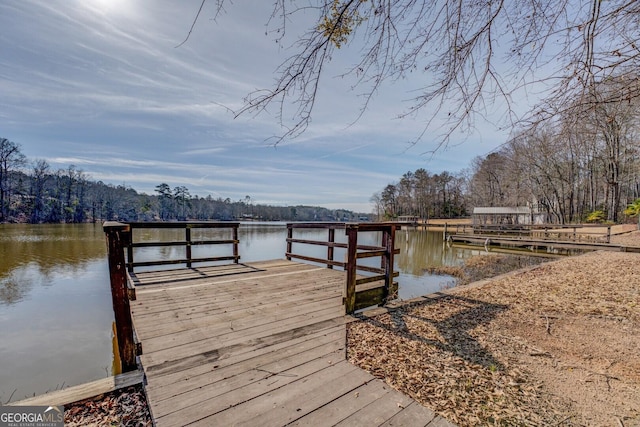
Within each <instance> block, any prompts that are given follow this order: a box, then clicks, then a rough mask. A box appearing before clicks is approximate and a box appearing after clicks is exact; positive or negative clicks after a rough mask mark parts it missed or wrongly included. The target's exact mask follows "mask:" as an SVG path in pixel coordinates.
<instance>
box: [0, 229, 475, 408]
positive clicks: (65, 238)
mask: <svg viewBox="0 0 640 427" xmlns="http://www.w3.org/2000/svg"><path fill="white" fill-rule="evenodd" d="M305 233H308V234H307V235H305V238H310V239H314V238H317V239H319V240H320V239H322V240H325V239H326V231H323V232H322V234H321V235H319V234H318V233H320V232H317V231H306V232H305ZM314 234H316V235H314ZM340 234H341V233H340V232H339V230H338V231H336V240H337V241H340V240H342V241H345V239H344V236H340ZM297 236H298V235H296V237H297ZM239 239H240V246H239V252H240V255H241V257H242V259H241V262H250V261H258V260H267V259H279V258H284V253H285V250H286V241H285V239H286V227H285V224H284V223H275V224H274V223H270V224H265V223H262V224H260V223H248V224H242V225H241V226H240V229H239ZM370 239H371V242H367V241H366V239H365V240H362V241H359V243H361V244H369V243H371V244H377V242H373V240H375V239H376V236H372V237H371V238H370ZM396 247H397V248H400V255H398V256H396V270H398V271H400V277H399V278H398V282H399V286H400V289H399V293H400V298H402V299H408V298H412V297H415V296H420V295H425V294H428V293H431V292H435V291H438V290H440V289H442V288H443V287H448V286H451V285H452V278H450V277H447V276H431V275H428V274H425V273H424V269H425V268H426V267H428V266H438V265H459V264H461V263H462V262H463V261H464V259H465V258H467V257H469V256H470V255H472V253H471V252H470V251H467V250H463V249H455V248H448V249H447V248H446V247H445V246H444V245H443V243H442V233H441V232H428V231H421V230H401V231H399V232H398V233H397V235H396ZM295 249H296V248H295V247H294V250H295ZM312 250H313V249H312ZM315 250H317V249H315ZM325 250H326V249H325ZM300 252H302V249H301V250H300ZM309 255H312V254H311V253H309ZM194 256H197V254H196V253H194ZM340 257H341V255H340V254H339V252H338V251H336V257H335V259H341V258H340ZM143 259H144V255H143V256H142V258H140V259H136V261H142V260H143ZM112 323H113V310H112V306H111V293H110V285H109V271H108V265H107V255H106V243H105V237H104V233H103V231H102V226H101V225H100V224H95V225H94V224H81V225H62V224H55V225H25V224H4V225H0V330H1V331H2V332H1V333H2V339H1V340H0V367H2V368H1V369H0V401H1V402H2V403H7V402H8V401H16V400H22V399H24V398H26V397H30V396H33V395H38V394H42V393H45V392H47V391H52V390H56V389H59V388H63V387H66V386H70V385H76V384H81V383H85V382H88V381H93V380H96V379H100V378H104V377H107V376H110V375H112V373H113V363H114V362H113V334H112Z"/></svg>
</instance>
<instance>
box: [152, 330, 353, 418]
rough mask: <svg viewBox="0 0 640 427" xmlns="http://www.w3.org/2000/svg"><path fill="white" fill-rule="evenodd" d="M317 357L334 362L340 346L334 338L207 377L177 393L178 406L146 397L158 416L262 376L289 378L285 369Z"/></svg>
mask: <svg viewBox="0 0 640 427" xmlns="http://www.w3.org/2000/svg"><path fill="white" fill-rule="evenodd" d="M317 359H322V360H324V362H325V363H338V362H340V361H341V360H344V348H343V347H340V344H339V343H338V342H337V341H332V342H329V343H327V344H324V345H322V346H318V347H313V348H311V349H309V350H307V351H305V352H301V353H296V354H293V355H290V356H287V357H283V358H279V359H277V360H274V361H272V362H271V363H266V364H263V365H260V366H259V367H257V368H251V369H247V370H243V371H241V372H239V373H237V374H235V375H232V376H225V377H221V378H219V379H217V380H211V379H210V380H209V382H208V383H207V384H204V385H201V386H199V387H195V388H191V389H190V390H188V391H185V392H184V393H181V394H179V395H178V396H179V399H180V407H176V405H175V402H174V401H173V399H163V400H158V399H156V397H155V396H154V394H155V393H152V394H150V400H152V401H153V402H154V403H155V405H154V415H155V416H156V417H162V416H165V415H168V414H170V413H174V412H176V411H178V410H183V409H185V408H187V407H189V406H193V405H196V404H201V403H203V402H206V401H208V400H210V399H214V398H216V397H218V396H221V395H223V394H225V393H232V392H233V391H234V390H236V389H239V388H241V387H244V386H246V385H248V384H252V383H254V382H257V381H260V380H262V379H265V378H270V377H273V376H280V375H281V376H285V377H287V376H289V377H292V378H293V377H294V375H293V374H292V373H291V372H289V371H290V370H291V369H294V368H296V367H298V366H301V365H304V364H306V363H310V362H312V361H314V360H317ZM325 366H326V365H325Z"/></svg>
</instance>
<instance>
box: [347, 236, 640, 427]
mask: <svg viewBox="0 0 640 427" xmlns="http://www.w3.org/2000/svg"><path fill="white" fill-rule="evenodd" d="M633 234H634V233H632V234H631V235H626V237H624V238H626V239H632V240H630V241H635V242H637V241H639V240H640V234H637V235H635V236H634V235H633ZM618 237H620V236H618ZM633 239H636V240H633ZM620 244H623V243H620ZM627 244H628V243H627ZM525 270H526V271H520V272H516V273H512V274H507V275H504V276H499V277H497V278H495V279H492V280H489V281H487V282H485V283H484V284H483V285H481V286H478V285H474V284H471V285H469V286H462V287H458V288H453V289H451V290H448V291H445V292H442V293H441V294H439V295H436V296H434V297H433V298H425V299H423V300H422V301H419V302H416V303H414V304H412V305H409V306H399V307H398V308H396V309H392V310H391V311H390V312H389V313H386V314H382V315H379V316H376V317H372V318H369V319H365V320H364V321H362V322H356V323H354V324H352V325H350V327H349V332H348V357H349V359H350V360H351V361H352V362H353V363H355V364H357V365H358V366H361V367H362V368H364V369H366V370H368V371H370V372H372V373H373V374H374V375H376V376H378V377H380V378H384V379H385V380H386V381H387V382H388V383H389V384H391V385H392V386H393V387H395V388H397V389H398V390H401V391H403V392H405V393H407V394H409V395H410V396H412V397H413V398H415V399H416V400H418V401H420V402H421V403H422V404H424V405H425V406H428V407H430V408H432V409H433V410H435V411H436V412H438V413H440V414H441V415H443V416H444V417H446V418H447V419H449V420H451V421H453V422H455V423H457V424H459V425H460V426H476V425H525V426H528V425H531V426H541V425H545V426H546V425H563V426H616V427H619V426H625V427H628V426H640V356H639V355H640V254H633V253H621V252H595V253H590V254H587V255H582V256H576V257H572V258H567V259H562V260H559V261H553V262H549V263H546V264H542V265H539V266H535V267H529V268H527V269H525Z"/></svg>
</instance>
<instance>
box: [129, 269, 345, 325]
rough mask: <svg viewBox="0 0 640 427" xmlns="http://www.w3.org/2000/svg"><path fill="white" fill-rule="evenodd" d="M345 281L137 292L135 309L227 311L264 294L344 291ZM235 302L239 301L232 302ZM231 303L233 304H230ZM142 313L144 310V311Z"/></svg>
mask: <svg viewBox="0 0 640 427" xmlns="http://www.w3.org/2000/svg"><path fill="white" fill-rule="evenodd" d="M342 284H343V278H341V277H338V278H336V277H335V276H334V277H331V276H320V277H318V278H315V279H311V278H309V279H308V280H306V281H305V282H302V283H298V282H297V281H289V280H283V279H282V278H281V277H280V278H278V277H276V278H267V279H264V280H262V281H261V282H256V281H251V282H244V283H243V282H234V281H231V282H229V283H222V284H212V286H210V287H209V288H210V289H209V288H207V287H205V288H201V287H200V288H187V289H184V290H182V292H178V293H170V292H161V293H160V295H152V296H151V297H149V296H148V294H147V293H145V292H144V291H140V290H138V291H137V292H136V294H137V298H136V302H135V303H132V304H131V305H132V307H133V308H134V310H138V312H137V315H138V316H143V315H145V314H150V313H155V312H161V311H166V310H168V309H176V308H183V309H188V310H190V311H194V310H195V309H197V308H198V307H199V306H206V305H208V304H211V303H213V302H216V303H219V304H224V306H225V308H234V307H239V304H238V303H237V300H238V298H239V297H242V301H243V303H242V305H244V304H245V299H246V302H247V303H250V302H251V301H252V300H254V299H256V298H257V297H259V296H260V295H262V297H263V298H264V296H267V295H287V296H293V295H295V294H304V293H305V292H308V291H311V290H325V292H326V291H327V290H326V289H327V288H330V289H328V291H329V292H331V290H333V291H334V292H341V291H342ZM214 286H215V288H214ZM231 300H235V301H234V302H231ZM226 302H231V303H226ZM140 310H143V311H142V312H141V311H140Z"/></svg>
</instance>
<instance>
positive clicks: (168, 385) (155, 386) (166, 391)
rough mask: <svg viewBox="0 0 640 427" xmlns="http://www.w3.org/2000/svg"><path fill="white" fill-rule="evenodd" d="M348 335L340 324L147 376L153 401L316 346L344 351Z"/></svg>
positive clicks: (313, 348)
mask: <svg viewBox="0 0 640 427" xmlns="http://www.w3.org/2000/svg"><path fill="white" fill-rule="evenodd" d="M345 337H346V329H345V327H344V326H337V327H333V328H330V329H326V330H323V331H320V332H318V333H315V334H311V335H307V336H304V337H300V338H297V339H295V340H291V341H287V342H284V343H278V344H275V345H272V346H268V347H262V348H259V349H255V350H253V351H249V352H244V353H237V354H234V355H232V356H229V357H226V358H224V359H220V360H217V361H215V362H213V363H212V364H210V365H204V364H203V365H198V366H195V367H194V368H192V369H189V370H185V371H179V372H172V373H169V374H167V375H163V376H152V377H149V379H148V384H147V391H148V393H149V395H150V397H151V396H153V399H154V401H162V400H166V399H170V398H172V397H173V396H177V395H180V394H183V393H187V392H188V391H190V390H194V389H198V388H201V387H204V386H206V385H207V384H211V383H215V382H216V381H220V380H222V379H225V378H229V377H232V376H234V375H239V374H241V373H242V372H246V371H249V370H251V369H259V368H262V367H263V366H265V365H268V364H270V363H274V362H277V361H278V360H281V359H286V358H287V357H290V356H295V355H304V354H305V353H306V352H308V351H316V350H315V349H316V348H317V347H323V346H324V345H338V348H337V349H339V350H340V351H342V352H343V353H344V352H345V351H346V350H345Z"/></svg>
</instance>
